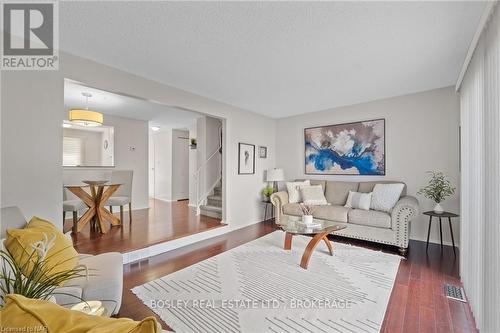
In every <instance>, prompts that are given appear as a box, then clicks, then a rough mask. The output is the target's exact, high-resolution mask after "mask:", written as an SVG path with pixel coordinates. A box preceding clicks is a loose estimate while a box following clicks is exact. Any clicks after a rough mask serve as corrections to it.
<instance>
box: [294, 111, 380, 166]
mask: <svg viewBox="0 0 500 333" xmlns="http://www.w3.org/2000/svg"><path fill="white" fill-rule="evenodd" d="M304 154H305V156H304V163H305V165H304V169H305V174H307V175H366V176H385V171H386V170H385V168H386V165H385V157H386V156H385V119H373V120H367V121H357V122H352V123H343V124H336V125H326V126H318V127H311V128H305V129H304Z"/></svg>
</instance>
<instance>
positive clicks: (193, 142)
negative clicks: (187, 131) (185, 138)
mask: <svg viewBox="0 0 500 333" xmlns="http://www.w3.org/2000/svg"><path fill="white" fill-rule="evenodd" d="M189 142H190V143H191V144H190V145H189V146H190V147H191V149H196V145H197V141H196V138H191V139H189Z"/></svg>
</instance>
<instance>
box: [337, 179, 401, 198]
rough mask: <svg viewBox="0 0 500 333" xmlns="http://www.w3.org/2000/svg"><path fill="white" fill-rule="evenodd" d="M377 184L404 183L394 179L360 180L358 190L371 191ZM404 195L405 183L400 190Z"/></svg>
mask: <svg viewBox="0 0 500 333" xmlns="http://www.w3.org/2000/svg"><path fill="white" fill-rule="evenodd" d="M377 184H404V183H403V182H398V181H394V180H381V181H375V182H361V183H359V188H358V192H363V193H369V192H373V188H374V187H375V185H377ZM405 195H406V184H405V186H404V187H403V191H402V192H401V196H402V197H403V196H405ZM327 198H328V197H327Z"/></svg>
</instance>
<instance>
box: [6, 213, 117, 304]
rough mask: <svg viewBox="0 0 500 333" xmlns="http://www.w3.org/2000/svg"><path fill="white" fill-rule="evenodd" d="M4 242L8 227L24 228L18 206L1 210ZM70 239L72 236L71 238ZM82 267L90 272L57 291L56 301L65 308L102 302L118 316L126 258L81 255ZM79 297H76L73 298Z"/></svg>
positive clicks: (113, 253) (114, 253)
mask: <svg viewBox="0 0 500 333" xmlns="http://www.w3.org/2000/svg"><path fill="white" fill-rule="evenodd" d="M1 210H2V215H1V218H2V220H1V221H2V223H1V235H0V236H1V239H2V244H1V247H2V248H3V239H4V238H5V237H6V235H5V231H6V229H7V228H17V229H19V228H23V227H24V226H25V225H26V223H27V222H26V219H25V218H24V216H23V214H22V213H21V211H20V210H19V208H18V207H6V208H2V209H1ZM68 237H70V236H68ZM78 264H79V265H84V266H85V267H86V268H87V269H88V270H89V272H88V274H87V276H86V277H79V278H75V279H73V280H70V281H68V282H66V284H65V285H64V286H63V287H59V288H57V289H56V291H55V292H56V293H64V294H69V295H61V294H56V295H54V297H55V298H56V302H57V303H58V304H60V305H63V306H70V305H72V304H75V303H78V302H80V300H79V299H83V300H86V301H90V300H100V301H103V304H104V305H105V306H106V307H107V308H108V310H109V311H110V312H111V313H112V314H117V313H118V311H119V310H120V306H121V303H122V289H123V258H122V254H121V253H117V252H108V253H102V254H98V255H89V254H80V257H79V262H78ZM70 295H73V296H76V297H73V296H70Z"/></svg>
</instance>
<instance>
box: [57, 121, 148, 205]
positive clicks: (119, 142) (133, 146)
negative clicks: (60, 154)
mask: <svg viewBox="0 0 500 333" xmlns="http://www.w3.org/2000/svg"><path fill="white" fill-rule="evenodd" d="M104 125H106V126H113V128H114V149H115V150H114V160H115V167H114V168H91V167H90V168H86V167H78V168H64V171H63V181H64V183H65V184H70V183H78V182H79V181H81V180H83V179H100V177H101V178H102V177H104V178H105V179H109V177H110V175H111V170H133V171H134V177H133V183H132V209H143V208H147V207H149V199H148V165H149V160H148V123H147V122H146V121H143V120H136V119H130V118H123V117H117V116H110V115H107V114H106V115H104ZM70 196H71V195H70ZM125 208H126V209H128V207H125Z"/></svg>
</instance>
